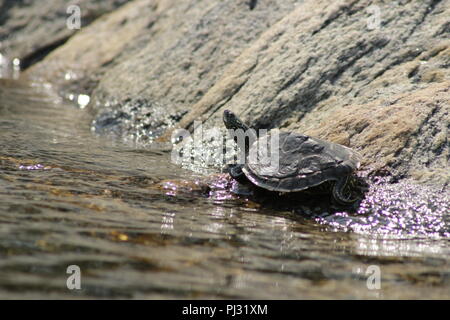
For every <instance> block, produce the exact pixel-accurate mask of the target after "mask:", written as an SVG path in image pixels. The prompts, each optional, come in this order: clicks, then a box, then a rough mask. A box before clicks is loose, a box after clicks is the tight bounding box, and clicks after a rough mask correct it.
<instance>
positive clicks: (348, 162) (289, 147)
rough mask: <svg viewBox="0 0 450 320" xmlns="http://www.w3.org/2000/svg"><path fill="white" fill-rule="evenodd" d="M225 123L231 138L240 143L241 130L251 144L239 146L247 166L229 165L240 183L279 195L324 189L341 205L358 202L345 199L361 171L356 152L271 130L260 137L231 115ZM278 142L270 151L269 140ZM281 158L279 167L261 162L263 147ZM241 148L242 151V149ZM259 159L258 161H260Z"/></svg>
mask: <svg viewBox="0 0 450 320" xmlns="http://www.w3.org/2000/svg"><path fill="white" fill-rule="evenodd" d="M223 122H224V124H225V127H226V128H227V129H228V131H229V134H230V135H232V136H233V137H234V141H235V142H238V138H239V134H237V132H239V130H242V131H240V132H241V133H245V136H246V137H247V138H248V141H249V142H248V143H245V140H241V141H244V145H243V146H242V145H239V149H240V152H241V153H243V154H242V156H243V159H245V161H244V163H238V164H233V165H229V166H228V168H227V171H228V173H229V174H230V175H231V177H232V178H234V179H235V180H237V181H238V182H241V183H248V182H250V183H251V184H253V185H256V186H257V187H260V188H263V189H266V190H269V191H274V192H280V193H286V192H299V191H304V190H307V189H310V188H312V187H317V188H313V189H325V190H327V192H328V193H330V192H331V195H332V197H333V199H334V200H335V201H336V202H337V203H338V204H340V205H351V204H353V203H354V202H355V201H356V200H357V198H348V197H346V196H344V189H345V188H346V187H347V186H348V185H351V184H352V182H353V180H352V179H353V173H354V172H355V171H356V170H357V169H358V168H359V166H360V162H361V156H360V155H359V154H358V153H357V152H356V151H354V150H352V149H350V148H348V147H346V146H343V145H340V144H337V143H333V142H328V141H325V140H321V139H318V138H315V137H311V136H307V135H304V134H300V133H296V132H283V131H276V130H275V131H274V130H271V131H270V132H269V133H266V134H265V135H258V134H257V131H256V130H255V129H254V128H251V127H249V126H248V125H247V124H245V123H244V122H243V121H242V120H241V119H239V118H238V117H237V116H236V115H235V114H234V113H233V112H232V111H230V110H225V111H224V112H223ZM272 138H277V139H278V145H273V146H272V147H271V145H270V144H268V143H267V142H268V141H271V140H270V139H272ZM264 144H266V145H268V146H267V150H268V152H269V153H270V154H271V155H275V156H276V157H275V158H278V163H277V165H275V166H274V165H273V163H267V161H265V163H264V161H249V160H251V159H253V160H254V159H256V160H257V159H259V158H260V153H261V152H260V151H261V147H260V146H261V145H264ZM241 146H242V147H241ZM258 157H259V158H258Z"/></svg>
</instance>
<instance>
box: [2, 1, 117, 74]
mask: <svg viewBox="0 0 450 320" xmlns="http://www.w3.org/2000/svg"><path fill="white" fill-rule="evenodd" d="M125 2H126V1H125V0H107V1H104V0H103V1H100V0H77V1H68V0H55V1H10V0H3V1H0V26H1V27H0V43H1V46H0V50H1V52H2V53H3V54H5V55H6V56H8V57H10V58H11V59H13V58H18V59H19V60H20V61H21V68H22V69H26V68H27V67H28V66H30V65H32V64H33V63H35V62H37V61H39V60H41V59H42V58H43V57H45V56H46V55H47V54H48V53H49V52H51V51H52V50H53V49H55V48H57V47H58V46H60V45H61V44H63V43H64V42H65V41H67V39H68V38H69V37H70V36H72V35H73V34H74V33H76V32H77V31H78V29H70V28H68V27H67V24H66V22H67V19H68V17H70V16H71V14H72V13H73V11H69V13H67V8H68V7H69V6H70V5H77V6H78V7H79V8H80V13H81V21H80V22H81V25H80V27H81V28H85V27H86V26H87V25H89V24H90V23H91V22H92V21H94V20H95V19H96V18H98V17H99V16H101V15H103V14H104V13H107V12H109V11H112V10H114V9H116V8H117V7H119V6H120V5H122V4H123V3H125Z"/></svg>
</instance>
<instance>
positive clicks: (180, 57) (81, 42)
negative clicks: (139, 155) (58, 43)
mask: <svg viewBox="0 0 450 320" xmlns="http://www.w3.org/2000/svg"><path fill="white" fill-rule="evenodd" d="M139 13H140V14H139ZM449 16H450V7H449V6H448V5H447V3H446V1H438V0H426V1H411V2H407V1H394V2H387V3H378V2H376V1H369V0H366V1H356V0H355V1H350V0H346V1H344V0H342V1H325V0H321V1H313V0H306V1H301V2H300V1H298V2H297V1H283V2H282V3H281V2H277V1H258V2H256V3H255V2H250V3H249V2H248V1H238V2H218V3H216V2H214V3H211V2H207V1H200V2H199V1H195V2H194V1H192V0H191V1H184V2H182V3H180V2H175V1H169V0H166V1H162V0H161V1H150V0H147V1H146V0H141V1H134V2H132V3H129V4H127V5H126V6H123V7H121V8H119V9H118V10H116V11H115V12H113V13H111V14H110V15H108V16H106V17H104V18H102V19H99V20H97V21H95V23H93V24H91V25H90V26H88V27H86V28H85V29H83V30H82V31H81V32H79V33H78V34H77V35H76V36H74V37H72V38H71V39H70V40H69V41H68V42H67V43H66V44H65V45H64V46H62V47H61V48H58V49H57V50H55V51H54V52H53V53H52V54H51V55H49V56H47V57H46V59H44V60H43V61H42V62H41V63H39V64H37V65H36V66H35V67H33V68H32V69H33V70H30V71H31V72H30V75H34V76H36V75H37V76H39V75H44V76H45V75H47V77H48V75H50V77H48V78H49V79H52V80H53V83H55V82H56V83H58V82H61V79H63V78H64V72H67V70H76V71H73V72H74V74H76V75H77V76H76V77H75V79H74V81H72V82H70V83H71V85H72V89H73V90H81V88H82V89H83V90H85V91H86V92H88V93H90V92H92V99H91V103H90V105H89V109H90V110H91V112H92V114H93V118H94V122H93V127H94V129H95V130H96V131H97V132H99V133H102V134H105V133H106V134H108V133H114V134H116V135H118V136H122V137H133V139H132V140H133V141H134V140H139V139H144V138H145V137H147V138H148V136H150V139H148V140H149V141H153V138H154V137H157V136H161V137H160V140H161V141H168V140H169V138H170V137H171V135H172V131H171V129H170V128H171V127H174V126H175V127H179V128H186V129H189V130H191V131H192V129H193V124H194V121H195V120H197V121H202V125H203V127H204V128H205V129H208V128H222V127H223V124H222V119H221V118H222V111H223V109H225V108H227V109H230V110H232V111H234V112H235V113H236V114H238V115H239V116H241V117H242V118H243V120H244V121H246V122H248V123H249V124H250V125H252V126H256V127H260V128H275V127H280V128H282V129H288V130H295V131H300V132H303V133H308V134H311V135H315V136H318V137H319V138H325V139H330V140H332V141H335V142H339V143H343V144H345V145H348V146H350V147H352V148H355V149H357V150H359V151H360V152H361V153H362V155H363V156H364V157H365V159H366V162H365V163H364V165H365V166H366V168H368V169H370V170H372V172H379V171H380V170H387V171H388V172H391V174H393V175H394V176H396V177H397V178H402V177H405V176H410V177H415V178H418V179H421V180H424V181H434V182H437V181H438V182H440V183H444V184H445V183H448V175H447V174H446V173H445V172H446V171H448V170H447V169H448V152H449V151H448V132H447V131H448V120H446V119H448V111H449V109H448V108H449V104H448V99H449V93H448V85H449V81H450V73H449V72H448V68H449V66H450V63H449V61H450V41H449V32H450V29H449V23H448V17H449ZM125 30H126V32H125ZM104 39H107V41H105V40H104ZM55 66H56V67H55ZM58 66H59V67H58ZM49 70H50V71H49ZM53 70H58V72H56V73H55V72H53ZM69 87H70V86H69ZM164 131H165V133H164V134H163V132H164ZM210 142H211V141H208V143H210ZM205 145H206V146H205V150H202V152H203V151H204V152H206V153H207V152H209V151H210V150H208V144H205ZM210 145H212V144H211V143H210ZM205 158H207V157H205Z"/></svg>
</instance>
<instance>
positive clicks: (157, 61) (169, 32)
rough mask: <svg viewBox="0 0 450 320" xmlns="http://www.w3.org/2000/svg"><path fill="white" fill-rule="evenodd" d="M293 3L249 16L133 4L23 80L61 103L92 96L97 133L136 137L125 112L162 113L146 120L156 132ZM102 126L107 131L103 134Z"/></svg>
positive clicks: (227, 6) (225, 7)
mask: <svg viewBox="0 0 450 320" xmlns="http://www.w3.org/2000/svg"><path fill="white" fill-rule="evenodd" d="M298 2H300V1H298V0H289V1H283V2H279V1H275V0H271V1H264V2H258V3H257V4H256V6H255V7H254V8H253V10H250V8H249V3H248V1H247V0H245V1H238V2H229V1H219V2H211V1H206V0H203V1H197V0H195V1H194V0H190V1H183V2H180V1H174V0H166V1H151V0H142V1H134V2H132V3H129V4H127V5H125V6H123V7H121V8H119V9H118V10H116V11H115V12H113V13H111V14H110V15H108V16H106V17H103V18H102V19H100V20H97V21H96V22H95V23H93V24H92V25H91V26H89V27H87V28H84V29H83V30H81V31H80V32H79V33H78V34H77V35H76V36H74V37H72V38H71V39H70V40H69V41H68V42H67V43H66V44H65V45H64V46H62V47H60V48H58V49H57V50H55V51H54V52H52V54H51V55H49V56H48V57H47V58H46V59H45V60H44V61H42V62H41V63H39V64H37V65H36V66H34V67H33V68H32V69H31V70H29V72H28V74H29V75H30V76H33V77H40V78H41V77H44V80H47V81H50V82H52V83H53V84H54V85H55V86H56V88H57V89H58V90H59V91H61V92H62V93H63V94H64V95H65V96H68V94H73V93H77V92H83V93H86V94H90V93H91V91H93V89H95V92H94V93H93V96H92V102H91V103H90V109H91V111H92V112H93V114H94V117H95V119H96V120H97V121H96V125H95V126H94V127H95V128H96V129H97V130H98V131H99V132H102V133H108V132H109V133H111V132H112V133H113V134H117V135H119V136H129V135H133V132H132V131H133V130H136V131H139V129H137V128H139V127H142V125H143V124H142V122H140V121H139V120H137V121H136V122H135V121H133V120H131V121H130V119H136V118H139V115H137V114H136V113H133V112H135V111H136V109H135V108H130V105H133V106H136V107H137V108H141V107H142V108H143V109H153V108H157V109H158V110H163V111H164V112H159V111H157V112H153V113H151V117H152V122H153V123H155V124H156V125H155V126H152V127H147V129H148V131H152V132H153V133H154V132H159V131H160V130H161V128H164V127H169V126H173V120H172V119H176V120H177V119H179V118H180V115H182V114H184V113H186V112H187V111H189V110H190V109H191V108H192V105H193V104H194V103H196V102H197V101H198V100H199V99H201V97H202V96H203V95H204V94H205V93H206V92H207V91H208V90H209V89H210V88H211V87H212V86H213V85H214V83H215V81H217V79H218V78H219V77H220V75H221V73H222V72H223V70H224V69H225V68H226V66H227V65H229V64H230V63H232V62H233V60H234V59H235V58H236V57H237V56H239V55H240V54H241V52H242V50H243V49H244V48H245V47H247V46H248V44H249V43H251V42H252V41H254V40H255V39H256V38H257V37H258V36H259V35H260V34H261V32H263V31H264V30H266V29H267V28H269V27H270V26H271V25H272V24H274V23H275V22H276V21H278V20H279V19H280V18H282V17H283V16H284V15H285V14H287V13H288V12H289V11H290V10H292V9H293V8H294V5H295V3H298ZM66 75H68V76H66ZM66 78H69V81H67V80H65V79H66ZM97 82H99V83H98V85H97ZM137 113H140V112H137ZM162 113H165V114H164V115H163V114H162ZM104 119H109V120H108V121H107V124H113V125H112V126H109V125H106V126H103V124H104V123H105V121H103V120H104ZM98 120H100V121H98ZM144 125H146V124H144ZM134 135H135V136H136V137H137V138H139V137H140V135H139V134H134Z"/></svg>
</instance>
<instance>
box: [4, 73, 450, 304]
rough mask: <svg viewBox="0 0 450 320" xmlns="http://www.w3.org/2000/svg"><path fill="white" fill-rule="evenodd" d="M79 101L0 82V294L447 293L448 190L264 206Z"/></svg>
mask: <svg viewBox="0 0 450 320" xmlns="http://www.w3.org/2000/svg"><path fill="white" fill-rule="evenodd" d="M78 99H79V98H78ZM83 99H84V98H82V100H83ZM86 99H87V98H86ZM86 99H85V100H83V101H82V102H83V103H84V102H86ZM78 102H79V101H78ZM86 109H87V108H86ZM86 109H83V108H80V107H79V106H78V107H77V106H74V105H71V104H66V103H63V102H62V101H61V100H58V99H55V98H54V97H50V96H47V95H45V94H44V93H42V92H38V91H37V90H36V88H35V87H34V86H33V85H32V84H29V83H26V82H19V81H13V80H0V143H1V149H0V298H14V297H21V298H58V299H60V298H73V297H84V298H86V297H87V298H101V297H108V298H161V299H167V298H252V299H304V298H308V299H319V298H337V299H340V298H344V299H347V298H358V299H360V298H426V299H432V298H446V299H448V298H450V290H449V288H450V271H449V270H450V269H449V259H450V258H449V257H450V254H449V253H450V252H449V251H450V250H449V248H450V244H449V221H448V209H449V207H448V203H449V202H448V194H447V195H445V194H439V193H435V192H434V190H435V189H433V188H432V187H429V188H428V187H427V188H424V189H423V190H422V191H414V190H412V189H411V187H410V185H409V184H408V183H406V182H405V183H403V184H399V185H396V186H391V185H386V184H384V185H383V184H380V185H377V186H371V190H370V191H369V194H368V195H367V196H366V199H365V200H364V201H363V202H362V204H361V207H360V208H359V212H356V213H348V212H340V213H339V212H336V213H325V214H321V215H317V216H316V215H310V214H306V213H307V210H306V209H305V210H303V209H302V210H285V209H278V208H270V207H267V208H266V207H265V206H264V205H260V204H255V203H253V202H251V201H248V200H246V199H245V198H243V199H242V198H239V197H237V196H235V195H232V194H230V192H229V189H228V187H229V183H228V182H227V181H228V180H227V179H226V177H223V176H217V178H211V179H210V180H205V177H203V176H200V175H197V174H194V173H192V172H188V171H185V170H183V169H181V168H180V167H179V166H177V165H175V164H172V163H171V162H170V152H168V151H165V150H162V149H157V148H151V147H145V148H144V147H133V146H129V145H123V144H120V143H119V142H117V141H111V140H108V139H105V138H101V137H97V136H94V135H93V134H92V133H91V131H90V128H89V127H90V119H89V114H88V112H87V110H86ZM205 181H206V182H205ZM413 191H414V192H415V193H413ZM421 192H422V193H421ZM399 197H400V198H399ZM424 201H425V202H424ZM393 203H397V204H398V205H397V206H394V205H393ZM312 211H313V210H312ZM302 213H304V214H302ZM69 265H77V266H79V267H80V269H81V271H82V289H81V290H69V289H68V288H67V286H66V280H67V273H66V269H67V267H68V266H69ZM370 265H378V266H379V267H380V268H381V277H382V289H380V290H379V291H377V292H374V291H372V290H369V289H368V288H367V287H366V278H365V276H364V272H363V271H364V270H366V269H367V268H368V267H369V266H370ZM361 270H362V271H361Z"/></svg>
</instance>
